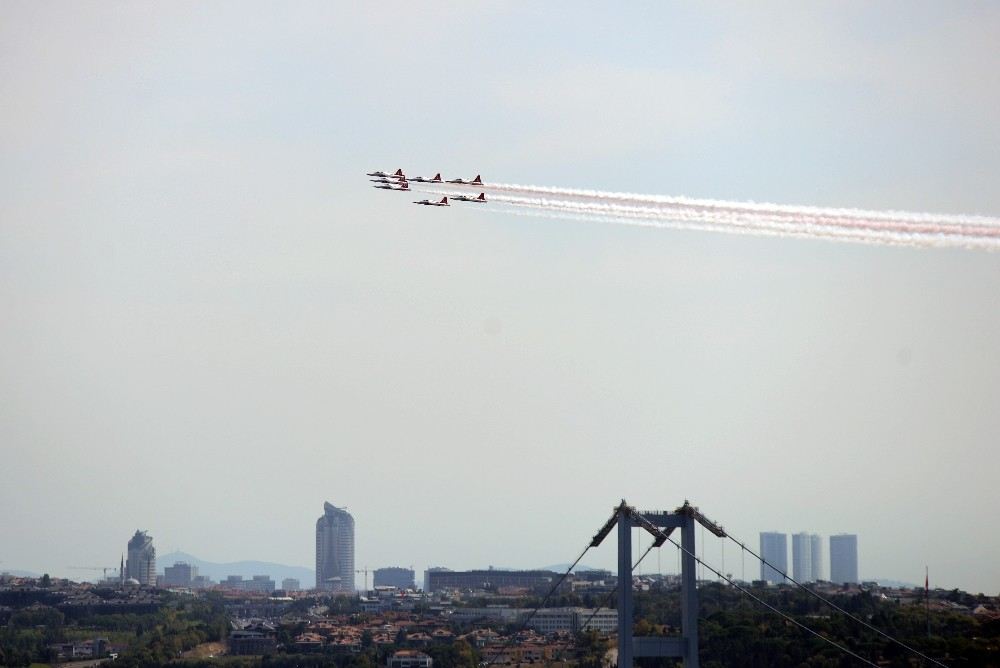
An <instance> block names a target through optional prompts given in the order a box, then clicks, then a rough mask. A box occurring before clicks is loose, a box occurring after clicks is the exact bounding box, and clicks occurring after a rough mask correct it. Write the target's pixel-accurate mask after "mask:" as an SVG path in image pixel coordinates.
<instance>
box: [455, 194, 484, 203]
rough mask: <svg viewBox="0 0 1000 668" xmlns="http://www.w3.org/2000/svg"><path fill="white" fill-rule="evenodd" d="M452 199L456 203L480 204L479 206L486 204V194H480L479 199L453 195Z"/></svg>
mask: <svg viewBox="0 0 1000 668" xmlns="http://www.w3.org/2000/svg"><path fill="white" fill-rule="evenodd" d="M451 198H452V199H453V200H455V201H456V202H478V203H479V204H486V193H479V197H469V196H468V195H452V196H451Z"/></svg>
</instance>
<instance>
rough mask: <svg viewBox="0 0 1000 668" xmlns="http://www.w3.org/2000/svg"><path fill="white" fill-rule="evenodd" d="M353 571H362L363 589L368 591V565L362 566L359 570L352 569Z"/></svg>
mask: <svg viewBox="0 0 1000 668" xmlns="http://www.w3.org/2000/svg"><path fill="white" fill-rule="evenodd" d="M354 572H355V573H364V574H365V591H368V567H367V566H365V567H364V568H362V569H360V570H357V571H354Z"/></svg>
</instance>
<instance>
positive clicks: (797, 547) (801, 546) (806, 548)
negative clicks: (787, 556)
mask: <svg viewBox="0 0 1000 668" xmlns="http://www.w3.org/2000/svg"><path fill="white" fill-rule="evenodd" d="M786 572H787V571H786ZM792 577H793V578H795V580H796V581H798V582H812V581H813V580H814V579H815V578H813V574H812V536H810V535H809V534H807V533H806V532H804V531H803V532H802V533H796V534H792Z"/></svg>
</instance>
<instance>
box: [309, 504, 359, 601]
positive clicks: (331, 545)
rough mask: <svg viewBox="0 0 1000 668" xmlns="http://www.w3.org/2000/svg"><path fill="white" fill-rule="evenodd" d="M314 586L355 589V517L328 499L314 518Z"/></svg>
mask: <svg viewBox="0 0 1000 668" xmlns="http://www.w3.org/2000/svg"><path fill="white" fill-rule="evenodd" d="M316 589H319V590H321V591H334V592H346V593H349V594H353V593H354V518H353V517H351V514H350V513H348V512H347V510H346V509H344V508H337V507H336V506H334V505H333V504H331V503H329V502H327V503H324V504H323V516H322V517H320V518H319V519H318V520H316Z"/></svg>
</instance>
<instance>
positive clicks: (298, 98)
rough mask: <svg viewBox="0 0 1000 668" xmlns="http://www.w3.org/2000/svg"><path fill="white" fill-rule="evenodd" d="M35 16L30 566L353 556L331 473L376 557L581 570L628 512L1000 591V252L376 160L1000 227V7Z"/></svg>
mask: <svg viewBox="0 0 1000 668" xmlns="http://www.w3.org/2000/svg"><path fill="white" fill-rule="evenodd" d="M0 19H2V20H0V50H2V53H3V58H2V62H0V92H2V94H3V99H4V100H5V104H4V105H2V108H0V309H2V311H3V313H4V314H5V315H6V318H5V322H4V327H2V328H0V399H2V401H0V405H2V406H3V409H2V418H0V509H2V511H0V518H2V521H0V524H2V526H3V529H4V535H3V538H2V539H0V569H28V570H32V571H35V572H38V571H41V572H50V573H63V574H66V575H75V576H81V575H83V574H84V572H80V571H73V570H69V571H68V570H67V567H68V565H70V564H72V565H77V566H85V567H101V568H103V567H108V566H110V567H117V566H118V564H119V560H120V558H121V551H122V547H123V543H124V540H125V539H127V538H128V536H130V535H132V533H133V532H134V531H135V528H136V527H144V528H148V529H149V530H150V533H151V535H153V536H155V543H156V546H157V552H158V554H165V553H167V552H168V551H170V550H172V549H175V548H178V547H184V548H185V549H189V550H192V551H195V552H196V553H198V554H199V555H202V556H203V557H205V558H206V559H210V560H214V561H216V562H227V561H231V560H234V559H239V558H253V559H258V560H263V561H269V562H275V563H285V564H305V565H307V566H310V567H314V564H315V555H314V549H315V545H314V544H313V540H312V536H311V535H310V533H311V532H312V530H313V528H312V524H313V522H314V521H315V519H316V514H315V510H316V509H319V507H320V505H321V504H322V502H323V500H324V498H326V497H327V496H329V497H330V498H331V500H333V501H334V502H336V503H337V504H341V505H347V506H348V507H349V508H350V510H351V513H352V514H353V515H354V517H355V520H356V521H357V527H358V530H357V535H356V539H355V544H356V545H355V546H356V558H357V561H356V563H355V569H357V568H358V567H364V566H365V565H367V566H368V567H373V566H377V565H391V564H403V565H407V566H409V565H410V564H411V563H413V565H414V566H415V568H416V569H417V570H418V571H421V570H423V569H424V567H425V566H426V565H440V564H445V565H448V566H450V567H452V568H456V569H476V568H483V567H486V566H488V565H489V564H491V563H492V564H495V565H499V566H509V567H518V568H525V569H529V568H538V567H543V566H546V565H548V564H552V563H563V562H570V561H572V559H573V557H574V556H575V554H576V553H577V552H578V550H579V547H578V545H579V544H580V543H581V542H582V541H585V540H587V538H588V537H589V536H592V535H593V534H594V532H595V531H596V530H597V529H598V528H599V526H600V525H601V523H602V522H604V521H605V519H606V518H607V516H608V513H609V512H610V510H611V509H612V508H613V507H614V506H615V505H616V504H617V503H618V501H619V500H620V499H621V498H623V497H624V498H626V499H628V501H629V502H630V503H634V504H636V506H637V507H640V508H641V507H653V508H657V507H658V508H665V509H671V508H676V507H677V506H679V505H680V504H681V503H682V502H683V501H684V499H690V500H691V501H692V502H693V503H696V504H698V505H699V507H701V508H702V509H703V511H704V512H705V513H706V514H708V515H709V516H711V517H712V518H713V519H715V520H717V521H718V522H720V523H721V524H722V525H723V526H725V527H726V530H727V531H728V532H731V533H732V534H733V535H734V536H738V537H740V539H741V540H743V541H745V542H746V544H747V545H748V546H753V545H756V543H757V534H758V533H759V532H760V531H762V530H768V529H770V528H774V527H786V528H789V529H792V530H798V529H800V528H801V529H808V530H809V531H811V532H816V533H819V534H822V535H827V536H828V535H833V534H836V533H838V532H842V531H849V532H852V533H856V534H857V535H858V536H859V537H860V538H861V540H862V543H861V544H860V549H861V557H862V559H863V562H864V563H863V564H862V574H863V575H866V576H867V575H871V576H880V577H891V578H894V579H898V580H903V581H907V582H917V583H921V582H923V580H924V568H925V566H926V567H928V568H929V570H930V577H931V582H932V585H934V584H941V585H947V586H952V587H959V588H962V589H966V590H971V591H976V592H978V591H985V592H997V591H998V590H1000V562H997V560H996V559H993V558H992V555H995V554H998V553H1000V536H998V535H996V534H995V533H994V532H988V531H987V532H984V531H982V527H984V526H991V525H992V524H993V523H994V522H995V517H994V512H995V511H994V510H993V509H994V508H995V507H996V497H997V491H996V484H995V480H994V478H995V475H994V471H996V470H998V469H1000V452H997V449H996V448H995V443H996V441H997V436H998V434H1000V411H997V410H996V409H995V406H996V404H997V398H998V397H1000V346H998V345H997V344H996V342H997V341H998V340H1000V259H998V254H996V253H988V252H981V251H972V250H968V249H963V248H950V249H926V248H925V249H921V248H909V247H885V246H870V245H862V244H851V243H834V242H823V241H817V240H809V239H796V238H771V237H769V238H764V237H755V236H749V235H736V234H721V233H713V232H708V231H698V230H667V229H658V228H655V227H638V226H626V225H614V224H602V223H598V222H581V221H576V220H566V219H562V218H559V217H558V212H553V213H554V214H556V217H553V218H547V217H527V216H515V215H511V214H509V212H506V211H505V210H504V207H503V206H501V205H500V204H499V201H497V200H494V201H490V202H488V203H485V204H471V203H467V204H466V205H462V203H456V205H455V206H451V207H442V208H440V209H438V208H434V207H424V206H415V205H413V204H411V203H410V202H411V201H412V200H419V199H423V198H424V197H430V194H424V193H422V194H417V193H413V194H412V196H411V195H407V194H404V193H397V192H384V191H380V190H373V189H372V188H371V187H370V186H371V184H369V183H368V182H367V180H366V178H365V177H364V176H362V175H363V174H365V173H368V172H373V171H375V170H383V171H388V172H391V171H395V170H396V169H397V168H403V169H405V171H406V172H407V173H408V174H412V175H423V176H429V175H433V174H435V173H436V172H441V173H442V175H443V177H444V178H445V179H452V178H454V177H456V176H461V177H463V178H465V179H468V178H470V177H472V176H474V175H476V174H481V175H482V178H483V180H484V181H486V182H490V183H506V184H521V185H533V184H535V185H542V186H558V187H564V188H575V189H582V190H593V191H602V192H618V193H638V194H641V195H643V196H650V197H670V198H678V197H680V198H683V197H689V198H697V199H699V200H705V199H709V200H724V201H727V202H732V201H738V202H748V201H752V202H775V203H778V204H787V205H799V206H817V207H835V208H837V207H840V208H861V209H869V210H876V211H887V210H898V211H910V212H915V213H918V214H919V213H920V212H926V213H935V214H968V215H976V214H980V215H985V216H998V215H1000V189H998V188H997V187H996V183H998V182H1000V150H998V147H1000V124H998V123H997V122H996V118H995V117H996V113H995V110H996V109H997V108H1000V76H998V74H997V71H996V70H997V68H996V67H995V63H996V62H1000V40H998V39H997V38H996V36H997V35H998V34H1000V6H998V5H996V4H992V3H959V4H957V5H956V4H947V5H945V4H934V3H908V2H902V1H901V0H887V1H886V2H884V3H874V4H870V3H857V4H845V3H838V2H832V1H829V0H824V1H820V2H816V3H807V4H806V3H803V4H795V3H792V4H789V3H781V2H770V1H766V0H765V1H763V2H759V3H753V4H752V5H749V4H748V5H742V6H729V5H713V4H694V3H692V4H685V3H672V2H668V3H642V4H628V5H618V4H614V5H613V4H610V3H608V4H599V3H595V4H590V5H586V6H579V7H576V6H574V7H573V11H566V9H565V7H564V6H562V5H558V4H555V3H551V4H550V3H519V2H511V3H496V4H488V5H486V6H483V7H480V8H478V9H477V10H476V11H467V8H465V6H464V5H461V4H457V3H450V2H445V3H442V4H436V3H435V4H434V5H433V6H423V5H413V4H412V3H410V4H407V3H401V2H400V3H395V2H394V1H393V0H390V3H389V4H388V5H386V4H382V3H380V4H377V5H374V4H364V3H358V4H353V3H352V4H347V5H340V4H338V5H332V4H330V3H320V2H314V1H312V0H304V1H303V2H302V3H301V4H300V3H296V4H295V5H294V6H291V7H286V6H279V5H276V4H273V3H261V2H257V1H256V0H247V1H246V2H241V3H232V2H230V1H228V0H223V1H222V2H219V3H211V4H201V3H193V2H189V1H188V0H180V1H179V2H174V3H152V4H142V3H100V2H99V3H60V2H54V1H52V0H38V1H31V2H28V1H25V0H9V1H8V2H4V3H2V5H0ZM554 26H558V29H555V28H554ZM362 54H363V55H362ZM362 63H363V64H362ZM400 63H407V65H406V66H400ZM418 63H419V65H418ZM414 187H416V186H415V185H414ZM474 194H478V193H474ZM678 465H682V466H683V467H684V468H683V469H682V471H681V475H677V476H668V475H666V472H667V471H673V470H674V469H676V468H677V466H678ZM557 504H558V505H557ZM956 508H958V509H961V512H955V509H956ZM929 525H930V526H934V527H935V529H934V531H933V532H930V531H928V530H927V527H928V526H929ZM81 527H84V528H85V529H84V530H82V531H81ZM70 535H72V536H74V540H73V541H72V542H71V543H69V542H67V541H65V539H64V538H63V537H65V536H70ZM643 540H645V538H644V537H643V538H640V537H638V536H637V537H636V541H637V543H639V542H641V541H643ZM954 545H968V546H969V549H966V550H955V549H954V548H953V546H954ZM602 547H603V546H602ZM704 547H705V550H706V554H707V555H708V556H709V557H711V559H712V561H713V563H715V564H717V565H719V566H721V565H722V563H723V562H725V565H726V569H727V570H729V569H735V570H736V572H737V573H739V571H741V570H742V568H741V567H742V564H741V563H739V561H737V562H735V566H734V565H733V564H734V562H733V554H732V551H731V550H729V549H727V550H726V551H725V554H724V555H723V554H722V550H721V546H720V545H719V544H717V543H715V542H712V541H709V542H707V543H706V544H705V545H704ZM411 555H413V556H411ZM657 558H659V559H660V562H661V563H660V565H659V568H661V569H662V570H667V569H668V567H669V569H670V570H673V569H674V568H675V564H676V555H675V554H671V553H669V552H660V551H657V552H655V553H651V554H650V556H649V557H648V558H647V559H646V560H645V561H644V562H643V564H642V565H641V568H642V569H649V570H650V571H655V570H657V568H658V566H657V563H656V559H657ZM588 560H590V561H592V562H593V564H594V566H596V567H605V568H606V567H609V566H611V565H613V564H614V558H613V557H612V556H610V554H609V552H608V551H598V552H597V553H595V555H594V557H593V559H590V557H589V556H588ZM671 562H673V563H671ZM827 566H829V565H827ZM747 570H748V571H749V570H750V566H749V565H748V566H747ZM754 570H756V569H754ZM99 572H100V571H90V572H89V573H88V574H92V573H99ZM747 575H748V576H749V577H751V578H752V576H753V573H749V572H748V573H747ZM358 580H360V577H358ZM302 584H303V585H304V586H310V585H311V584H313V583H310V582H307V581H303V582H302Z"/></svg>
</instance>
